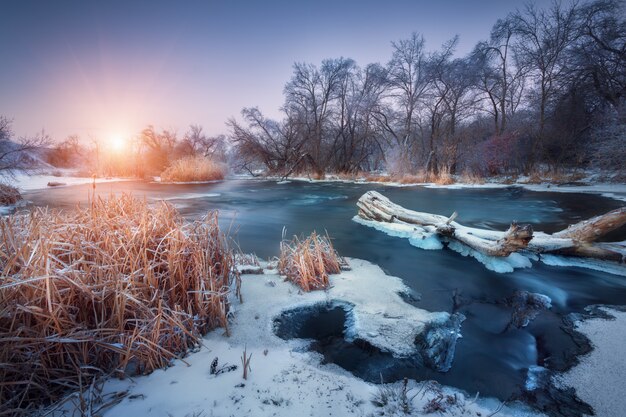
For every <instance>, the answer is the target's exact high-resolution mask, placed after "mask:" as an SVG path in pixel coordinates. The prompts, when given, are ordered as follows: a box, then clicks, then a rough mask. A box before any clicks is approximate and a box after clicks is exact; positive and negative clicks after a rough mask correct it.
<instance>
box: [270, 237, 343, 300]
mask: <svg viewBox="0 0 626 417" xmlns="http://www.w3.org/2000/svg"><path fill="white" fill-rule="evenodd" d="M341 263H342V260H341V258H340V257H339V255H338V254H337V252H336V251H335V248H333V244H332V243H331V241H330V238H329V237H328V236H320V235H318V234H317V233H316V232H313V233H311V235H310V236H309V237H307V238H306V239H304V240H302V239H299V238H298V237H295V236H294V238H293V240H292V241H291V242H287V241H284V240H283V241H282V242H281V244H280V259H279V261H278V272H279V273H280V274H282V275H285V276H286V277H287V279H288V280H289V281H291V282H293V283H294V284H296V285H298V286H299V287H300V288H302V290H304V291H311V290H319V289H324V288H327V287H328V283H329V282H328V275H329V274H337V273H339V271H340V270H341Z"/></svg>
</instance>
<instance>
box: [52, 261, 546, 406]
mask: <svg viewBox="0 0 626 417" xmlns="http://www.w3.org/2000/svg"><path fill="white" fill-rule="evenodd" d="M348 262H349V264H350V266H351V267H352V270H351V271H344V272H342V273H341V274H339V275H333V276H331V285H332V287H331V288H330V289H329V290H328V291H317V292H310V293H301V292H300V291H299V290H298V288H297V287H295V286H294V285H293V284H291V283H289V282H286V281H284V280H283V279H282V277H280V276H279V275H277V274H276V273H275V271H273V270H271V269H267V268H268V264H266V263H262V264H263V266H264V267H265V268H266V269H265V271H264V272H265V274H263V275H245V276H243V277H242V279H243V285H242V292H243V298H244V303H243V304H239V303H238V302H237V301H234V302H233V306H234V307H235V312H234V315H233V319H232V322H231V326H230V331H231V337H229V338H227V337H225V336H224V334H223V333H224V332H223V330H220V329H218V330H216V331H213V332H211V333H209V334H208V335H207V336H206V337H205V339H204V342H203V346H202V347H201V348H200V350H199V352H197V353H193V354H191V355H189V356H188V357H187V358H185V360H184V362H183V361H175V362H174V363H173V366H172V367H170V368H168V369H163V370H157V371H155V372H153V373H152V374H151V375H148V376H145V377H137V378H133V379H125V380H117V379H110V380H108V381H107V382H106V384H105V387H104V393H105V394H106V393H112V392H122V391H126V390H127V391H128V394H129V395H127V396H126V398H125V399H123V400H122V401H121V402H120V403H119V404H117V405H116V406H114V407H112V408H111V409H109V410H107V411H106V412H105V413H104V416H105V417H114V416H143V415H156V416H169V415H172V416H180V417H184V416H192V415H202V416H210V415H216V416H239V415H241V416H243V415H247V416H278V417H280V416H285V417H287V416H288V417H292V416H329V415H334V416H364V415H387V416H393V415H396V416H400V415H404V414H401V412H400V410H398V409H397V407H395V406H394V405H393V404H388V405H385V406H377V405H375V404H373V403H372V399H373V398H374V396H375V395H377V394H378V393H379V392H380V388H379V386H377V385H375V384H371V383H367V382H365V381H363V380H361V379H359V378H356V377H354V376H352V375H351V374H349V373H348V372H346V371H344V370H342V369H341V368H339V367H338V366H336V365H332V364H330V365H324V364H321V357H320V355H319V354H317V353H313V352H309V351H307V350H306V349H303V347H304V345H305V344H306V343H307V342H306V341H303V340H299V339H294V340H289V341H285V340H282V339H280V338H278V337H277V336H276V335H274V333H273V331H272V323H273V319H274V318H275V317H276V316H277V315H279V314H280V313H281V312H282V311H285V310H288V309H293V308H297V307H298V306H305V305H315V304H317V303H320V302H330V301H332V300H336V301H340V302H345V303H350V304H353V305H354V307H353V311H352V314H353V318H354V320H353V322H352V323H351V324H350V325H351V329H349V330H350V332H351V333H352V334H354V335H356V334H358V335H359V337H361V336H367V334H368V333H377V336H369V337H370V340H371V341H372V342H376V343H377V345H378V346H385V347H386V348H387V349H389V350H391V351H394V352H396V353H404V352H407V349H406V345H407V344H411V345H412V344H413V343H412V339H411V338H412V337H413V335H414V333H415V332H416V330H415V329H416V328H417V329H419V328H421V327H422V325H423V323H425V322H428V321H429V320H438V319H442V318H445V317H447V316H448V314H447V313H429V312H426V311H424V310H421V309H418V308H416V307H413V306H411V305H408V304H406V303H404V302H403V301H402V300H401V299H400V297H399V296H398V295H397V292H398V291H402V290H406V287H405V286H404V284H403V283H402V282H401V280H400V279H398V278H395V277H390V276H387V275H385V274H384V273H383V272H382V270H381V269H380V268H378V267H377V266H376V265H373V264H370V263H368V262H366V261H362V260H357V259H349V260H348ZM411 323H412V326H411ZM244 349H246V351H247V353H248V354H251V355H252V356H251V372H250V373H249V376H248V379H247V380H244V379H243V378H242V371H241V357H242V354H243V351H244ZM214 358H218V360H219V366H222V365H226V364H230V365H238V369H237V370H235V371H233V372H226V373H222V374H219V375H212V374H210V366H211V363H212V361H213V360H214ZM400 384H401V383H397V384H395V385H389V384H387V385H386V387H400ZM408 387H409V389H410V390H411V391H410V392H409V397H410V398H411V397H412V398H411V399H410V401H411V403H412V404H411V406H412V407H413V408H414V409H415V410H419V411H421V410H423V408H424V406H425V405H426V403H427V402H428V401H429V400H431V399H434V398H436V396H437V395H438V394H437V393H434V392H431V391H428V390H423V395H422V394H420V395H415V396H412V395H411V393H416V392H419V389H420V387H419V386H418V383H416V382H415V381H409V384H408ZM441 392H443V393H444V395H451V396H452V395H454V404H451V405H448V408H449V411H448V413H447V414H446V415H450V416H461V415H489V414H490V413H491V412H493V411H494V410H495V409H497V408H498V406H499V401H497V400H495V399H478V400H476V401H475V400H473V399H469V398H466V397H465V395H464V394H463V393H461V392H459V391H457V390H454V389H452V388H443V391H441ZM66 407H68V405H66ZM394 407H395V408H394ZM512 407H517V408H510V407H505V408H504V409H503V410H502V411H500V412H499V413H498V415H502V416H507V415H508V416H513V415H515V416H530V415H537V414H533V413H531V412H529V411H528V410H526V409H525V408H521V406H519V405H514V406H512ZM478 413H480V414H478ZM57 415H60V414H57Z"/></svg>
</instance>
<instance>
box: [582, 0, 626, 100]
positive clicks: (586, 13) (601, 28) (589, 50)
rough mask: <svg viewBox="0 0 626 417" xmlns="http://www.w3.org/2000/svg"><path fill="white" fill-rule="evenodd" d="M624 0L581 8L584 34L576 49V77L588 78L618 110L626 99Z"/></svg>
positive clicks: (599, 92)
mask: <svg viewBox="0 0 626 417" xmlns="http://www.w3.org/2000/svg"><path fill="white" fill-rule="evenodd" d="M625 7H626V6H624V3H623V2H619V1H617V0H599V1H594V2H592V3H589V4H586V5H584V6H583V7H582V8H581V10H580V20H581V22H580V25H581V36H580V39H579V42H578V43H577V44H576V47H575V48H574V51H573V58H574V60H575V65H574V66H573V71H572V78H573V80H575V81H576V82H577V83H578V84H580V83H581V82H587V83H588V84H589V85H590V86H591V87H592V88H593V89H594V90H595V92H596V94H597V96H598V97H599V98H600V100H601V103H600V104H602V103H608V104H609V105H610V106H612V107H613V109H614V110H615V111H618V109H620V107H621V106H622V103H623V102H624V100H625V99H626V18H625V17H624V16H625V10H624V8H625Z"/></svg>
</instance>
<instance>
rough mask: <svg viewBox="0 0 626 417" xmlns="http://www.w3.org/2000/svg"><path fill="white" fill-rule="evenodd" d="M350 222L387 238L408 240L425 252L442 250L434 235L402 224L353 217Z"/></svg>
mask: <svg viewBox="0 0 626 417" xmlns="http://www.w3.org/2000/svg"><path fill="white" fill-rule="evenodd" d="M352 221H354V222H355V223H359V224H362V225H363V226H368V227H371V228H373V229H376V230H378V231H380V232H383V233H385V234H387V235H389V236H393V237H401V238H406V239H409V243H410V244H411V245H413V246H415V247H416V248H420V249H426V250H438V249H443V243H442V242H441V240H440V239H439V238H438V237H437V235H436V234H435V233H430V232H427V231H425V230H424V229H421V228H418V227H415V226H411V225H409V224H403V223H382V222H376V221H373V220H365V219H363V218H361V217H359V216H354V217H353V218H352Z"/></svg>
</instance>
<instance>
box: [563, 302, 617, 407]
mask: <svg viewBox="0 0 626 417" xmlns="http://www.w3.org/2000/svg"><path fill="white" fill-rule="evenodd" d="M602 310H604V311H605V312H606V313H608V314H609V315H611V316H613V317H614V319H613V320H606V319H600V318H597V319H591V320H586V321H583V322H579V323H577V327H576V329H577V330H578V331H579V332H581V333H583V334H585V335H586V336H587V337H589V338H590V339H591V343H592V345H593V350H592V351H591V352H590V353H589V354H588V355H586V356H585V357H583V358H582V359H581V362H580V364H579V365H578V366H576V367H574V368H573V369H572V370H570V371H569V372H567V373H565V374H563V375H561V376H560V377H558V378H557V382H559V383H561V384H563V385H565V386H569V387H573V388H575V389H576V393H577V395H578V396H579V397H580V399H582V400H583V401H585V402H586V403H588V404H590V405H591V406H592V407H593V409H594V410H595V412H596V415H598V416H603V417H622V416H623V415H624V410H625V409H626V395H624V393H625V392H626V379H625V378H624V375H626V361H625V360H624V338H623V335H625V334H626V312H620V311H616V310H612V309H609V308H603V309H602ZM619 335H621V336H622V337H619Z"/></svg>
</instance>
